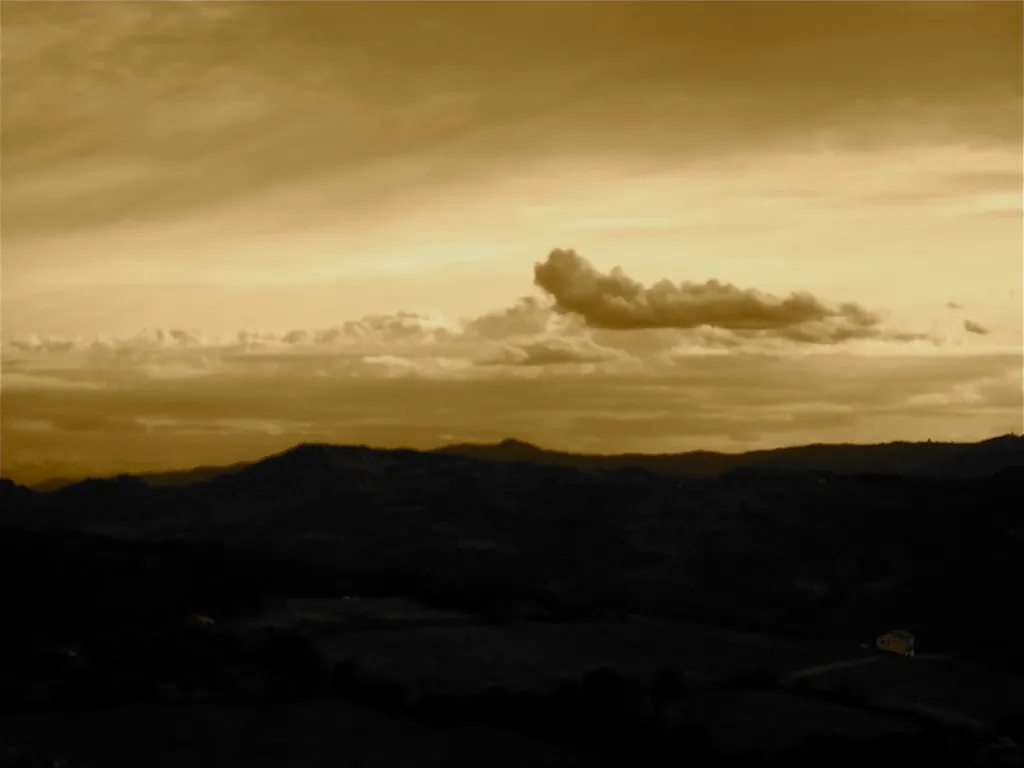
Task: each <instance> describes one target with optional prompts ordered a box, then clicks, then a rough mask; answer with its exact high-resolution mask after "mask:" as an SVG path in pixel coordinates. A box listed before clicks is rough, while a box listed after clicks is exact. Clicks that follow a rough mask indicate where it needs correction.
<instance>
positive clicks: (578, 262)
mask: <svg viewBox="0 0 1024 768" xmlns="http://www.w3.org/2000/svg"><path fill="white" fill-rule="evenodd" d="M534 282H535V283H536V285H538V286H539V287H540V288H542V289H543V290H544V291H546V292H547V293H548V294H550V295H551V297H552V298H553V299H554V301H555V306H556V308H557V309H558V310H559V311H561V312H565V313H574V314H576V315H579V316H580V317H582V318H583V319H584V320H585V321H586V323H587V325H589V326H590V327H592V328H602V329H613V330H638V329H655V328H676V329H692V328H698V327H700V326H708V327H710V328H718V329H723V330H726V331H732V332H736V333H738V334H741V335H749V334H752V333H753V334H762V335H778V336H780V337H782V338H786V339H789V340H791V341H797V342H808V343H829V344H832V343H838V342H842V341H846V340H849V339H863V338H875V337H880V336H887V335H888V334H889V333H890V332H887V331H885V330H883V329H882V328H880V323H881V317H880V316H879V315H878V314H877V313H875V312H871V311H869V310H867V309H865V308H864V307H862V306H860V305H859V304H855V303H843V304H839V305H837V306H829V305H827V304H825V303H824V302H822V301H821V300H820V299H818V298H816V297H815V296H813V295H811V294H809V293H806V292H797V293H792V294H790V295H789V296H787V297H785V298H778V297H776V296H772V295H770V294H766V293H762V292H761V291H758V290H755V289H742V288H738V287H737V286H735V285H732V284H730V283H722V282H720V281H718V280H709V281H707V282H705V283H690V282H684V283H681V284H679V285H676V284H674V283H672V282H670V281H668V280H662V281H661V282H659V283H657V284H655V285H653V286H651V287H646V286H644V285H643V284H642V283H639V282H637V281H636V280H633V279H631V278H630V277H629V276H628V275H626V274H625V273H624V272H623V271H622V269H621V268H619V267H616V268H614V269H613V270H612V271H611V273H610V274H607V275H604V274H601V273H600V272H598V270H597V269H595V268H594V266H593V265H592V264H591V263H590V262H589V261H587V260H586V259H584V258H583V257H582V256H580V255H579V254H578V253H576V252H575V251H573V250H563V249H555V250H553V251H551V253H550V254H549V255H548V258H547V260H546V261H544V262H543V263H537V264H535V265H534ZM891 338H893V340H909V339H911V338H920V336H919V335H915V334H896V335H894V336H891Z"/></svg>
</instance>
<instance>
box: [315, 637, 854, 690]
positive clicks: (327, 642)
mask: <svg viewBox="0 0 1024 768" xmlns="http://www.w3.org/2000/svg"><path fill="white" fill-rule="evenodd" d="M315 639H316V642H317V644H318V647H319V648H320V650H321V652H322V653H323V654H324V655H325V657H326V658H327V659H328V660H329V661H330V662H337V661H340V660H342V659H345V658H354V659H358V660H361V661H364V662H367V663H370V664H372V665H374V666H375V667H378V668H380V669H381V670H382V671H383V670H387V671H388V672H390V673H393V674H394V675H395V677H396V678H398V679H405V680H408V679H416V680H424V681H431V682H443V683H445V684H446V685H448V686H451V687H453V688H457V689H479V688H482V687H485V686H486V685H488V684H492V683H493V684H500V685H507V686H513V687H531V686H543V687H548V686H550V685H552V684H554V683H555V682H557V681H558V680H559V678H561V677H564V676H567V675H575V674H578V673H580V672H583V671H584V670H586V669H587V668H590V667H596V666H600V665H603V664H607V665H610V666H612V667H614V668H615V669H616V670H619V671H620V672H622V673H625V674H629V675H637V676H641V677H647V676H649V675H650V674H651V673H653V672H654V671H656V670H658V669H660V668H663V667H666V666H669V667H672V668H674V669H676V670H678V671H682V672H687V673H688V674H690V675H692V676H693V677H695V678H697V679H702V678H703V679H714V678H719V677H723V676H728V675H731V674H736V673H739V672H745V671H751V670H757V669H767V670H771V671H772V672H774V673H776V674H782V673H784V672H786V671H788V670H790V669H797V668H800V667H803V666H810V665H812V664H816V663H826V662H828V661H831V660H833V659H834V658H835V657H836V654H837V653H838V654H843V653H847V654H849V653H850V651H848V650H843V649H836V648H831V647H827V646H826V647H821V646H814V645H808V644H803V643H797V642H789V641H785V640H780V639H777V638H767V637H763V636H760V635H755V634H746V633H740V632H732V631H729V630H725V629H721V628H716V627H707V626H700V625H695V624H683V623H676V622H661V621H631V622H616V623H583V624H545V623H519V624H508V625H497V626H494V625H480V624H466V625H461V626H439V627H415V628H401V629H393V630H389V629H381V630H367V631H347V630H344V629H340V630H336V631H328V630H325V631H323V632H318V633H317V634H316V635H315Z"/></svg>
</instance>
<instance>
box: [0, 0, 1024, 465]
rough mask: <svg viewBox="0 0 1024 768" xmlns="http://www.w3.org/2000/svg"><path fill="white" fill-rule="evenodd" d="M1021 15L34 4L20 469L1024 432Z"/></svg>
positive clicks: (6, 429)
mask: <svg viewBox="0 0 1024 768" xmlns="http://www.w3.org/2000/svg"><path fill="white" fill-rule="evenodd" d="M1022 9H1024V5H1022V4H1021V3H1016V2H935V3H922V2H904V3H892V2H849V3H844V2H820V3H812V2H800V3H787V2H752V3H741V2H716V3H701V2H677V3H640V2H632V3H626V2H607V3H583V2H573V3H570V2H561V3H560V2H519V3H490V2H463V3H443V2H408V3H406V2H388V3H380V2H377V3H355V2H352V3H349V2H335V3H332V2H288V3H286V2H166V3H152V2H104V3H101V2H94V3H83V2H46V3H38V2H17V1H15V0H5V2H3V3H2V4H0V21H2V27H0V35H2V39H0V42H2V45H0V85H2V92H0V103H2V107H0V120H2V125H0V128H2V131H0V149H2V163H0V188H2V194H0V232H2V251H0V255H2V261H0V279H2V283H0V288H2V293H0V298H2V303H0V334H2V339H0V341H2V370H0V373H2V375H0V397H2V399H0V406H2V407H0V438H2V440H0V449H2V453H0V462H2V463H0V470H2V472H3V474H4V476H8V477H12V478H13V479H16V480H21V481H23V482H35V481H38V480H41V479H44V478H46V477H50V476H57V475H75V476H81V475H84V474H90V473H93V474H97V473H99V474H106V473H113V472H122V471H146V470H152V469H165V468H179V467H189V466H195V465H200V464H210V463H227V462H231V461H239V460H248V459H254V458H257V457H259V456H262V455H265V454H267V453H271V452H274V451H278V450H282V449H284V448H286V447H288V446H290V445H293V444H295V443H299V442H308V441H321V442H333V443H343V444H352V443H356V444H368V445H379V446H409V447H415V448H427V447H433V446H437V445H441V444H444V443H448V442H461V441H478V442H492V441H496V440H500V439H503V438H505V437H510V436H511V437H516V438H519V439H524V440H530V441H532V442H535V443H538V444H540V445H542V446H545V447H550V448H559V449H565V450H577V451H587V452H599V453H617V452H624V451H641V452H652V453H660V452H676V451H686V450H697V449H707V450H720V451H728V452H740V451H745V450H753V449H761V448H773V447H779V446H785V445H796V444H804V443H811V442H859V443H864V442H888V441H895V440H927V439H932V440H955V441H968V440H980V439H984V438H987V437H992V436H995V435H999V434H1005V433H1007V432H1021V431H1024V424H1022V420H1024V415H1022V414H1024V392H1022V390H1024V374H1022V349H1024V327H1022V282H1024V269H1022V229H1024V219H1022V165H1024V158H1022V153H1024V125H1022V123H1024V103H1022V93H1024V82H1022V80H1024V74H1022V73H1024V50H1022V37H1024V23H1022Z"/></svg>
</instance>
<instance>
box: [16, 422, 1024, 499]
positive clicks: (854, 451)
mask: <svg viewBox="0 0 1024 768" xmlns="http://www.w3.org/2000/svg"><path fill="white" fill-rule="evenodd" d="M345 450H349V451H355V450H358V451H364V452H365V451H371V452H376V453H380V454H382V455H383V454H391V453H396V452H397V453H405V454H409V453H424V454H444V455H455V456H465V457H468V458H473V459H479V460H482V461H488V462H529V463H533V464H545V465H552V466H563V467H575V468H577V469H621V468H626V467H636V468H639V469H644V470H647V471H649V472H657V473H663V474H673V475H682V476H687V477H714V476H717V475H721V474H724V473H726V472H730V471H733V470H736V469H740V468H751V469H761V470H769V471H785V472H835V473H839V474H853V475H856V474H885V475H901V476H921V477H931V478H935V479H942V478H960V479H967V478H972V477H985V476H987V475H991V474H995V473H996V472H999V471H1000V470H1002V469H1005V468H1007V467H1015V466H1024V436H1018V435H1012V434H1011V435H1003V436H1001V437H994V438H991V439H989V440H984V441H982V442H979V443H938V442H926V443H908V442H895V443H881V444H874V445H856V444H824V443H819V444H813V445H802V446H796V447H790V448H775V449H771V450H762V451H750V452H747V453H716V452H712V451H691V452H688V453H670V454H644V453H626V454H613V455H600V454H577V453H567V452H562V451H553V450H548V449H545V448H541V447H539V446H537V445H534V444H533V443H529V442H524V441H522V440H517V439H514V438H506V439H505V440H502V441H501V442H498V443H457V444H453V445H446V446H442V447H439V448H435V449H433V450H431V451H422V452H420V451H409V450H407V449H382V448H368V447H366V446H332V445H329V444H303V445H299V446H295V447H294V448H293V449H290V450H289V451H285V452H284V453H283V454H280V455H282V456H284V455H288V456H290V455H292V454H293V453H294V452H296V451H297V452H298V453H297V454H296V456H307V457H308V456H312V455H314V454H315V453H316V452H317V451H320V452H321V453H324V452H328V451H345ZM294 460H295V459H289V461H294ZM265 461H266V459H263V460H260V461H257V462H240V463H236V464H231V465H227V466H221V467H209V466H207V467H195V468H192V469H182V470H174V471H167V472H146V473H142V474H138V475H135V477H137V478H138V479H140V480H142V481H143V482H145V483H146V484H147V485H150V486H181V485H190V484H193V483H202V482H206V481H209V480H212V479H214V478H216V477H219V476H221V475H225V474H232V473H236V472H241V471H243V470H245V469H246V468H247V467H250V466H253V465H254V464H261V463H263V462H265ZM82 479H84V478H77V479H72V478H67V477H63V478H54V479H49V480H45V481H42V482H39V483H34V484H32V485H31V486H30V487H31V488H32V489H33V490H36V491H43V492H49V491H56V490H59V489H61V488H66V487H68V486H70V485H74V484H75V483H78V482H81V480H82Z"/></svg>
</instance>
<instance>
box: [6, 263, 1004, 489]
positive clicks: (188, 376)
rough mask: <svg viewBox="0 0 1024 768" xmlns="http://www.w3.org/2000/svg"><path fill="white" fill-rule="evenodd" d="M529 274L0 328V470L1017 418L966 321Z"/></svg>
mask: <svg viewBox="0 0 1024 768" xmlns="http://www.w3.org/2000/svg"><path fill="white" fill-rule="evenodd" d="M535 278H536V281H537V284H538V285H539V287H541V288H542V289H543V290H545V291H546V293H547V294H548V295H547V296H546V297H536V296H527V297H523V298H521V299H519V300H518V301H517V302H515V303H514V304H513V305H511V306H509V307H505V308H503V309H499V310H495V311H492V312H487V313H484V314H483V315H480V316H477V317H472V318H467V319H464V320H459V321H454V320H450V319H446V318H444V317H442V316H440V315H438V314H434V313H416V312H395V313H378V314H372V315H368V316H365V317H363V318H361V319H358V320H350V321H346V322H342V323H341V324H339V325H337V326H333V327H330V328H322V329H293V330H291V331H287V332H284V333H268V332H264V331H260V330H257V329H252V330H242V331H239V332H238V333H236V334H233V335H231V336H228V337H222V336H215V335H209V334H204V333H203V332H201V331H200V330H195V329H187V328H172V329H155V330H147V331H144V332H142V333H139V334H137V335H135V336H132V337H128V338H106V337H97V338H59V337H28V338H24V339H14V340H8V341H5V342H4V345H3V350H2V352H3V357H2V360H3V376H2V378H0V391H2V393H3V411H2V418H0V429H2V436H3V446H4V455H3V471H4V473H5V474H6V475H9V476H12V477H15V478H18V479H21V480H24V481H38V480H42V479H45V478H46V477H48V476H53V475H55V474H61V473H65V474H67V473H71V474H79V475H80V474H82V473H84V472H115V471H127V470H132V471H142V470H146V469H158V468H169V467H180V466H183V465H187V464H196V463H218V462H230V461H237V460H241V459H244V458H255V457H256V456H258V455H260V454H262V453H268V452H271V451H274V450H279V449H281V448H284V447H287V446H288V445H291V444H294V443H296V442H300V441H304V440H321V441H329V442H345V443H353V442H354V443H368V444H372V445H392V446H394V445H407V446H413V447H424V448H425V447H431V446H434V445H438V444H440V443H443V442H450V441H456V440H497V439H501V438H503V437H507V436H509V435H515V436H517V437H520V438H523V439H530V440H533V441H534V442H537V443H540V444H543V445H548V446H552V447H558V448H564V449H570V450H592V451H594V450H596V451H604V452H617V451H650V452H659V451H677V450H692V449H698V448H705V449H719V450H746V449H750V448H756V447H772V446H775V445H780V444H792V443H799V442H815V441H823V440H824V441H828V440H833V441H851V442H864V441H873V440H886V439H896V438H899V439H927V438H934V439H942V438H946V439H979V438H982V437H987V436H989V435H991V434H996V433H1005V432H1008V431H1012V430H1015V429H1017V427H1018V426H1019V421H1020V413H1021V409H1022V405H1024V404H1022V402H1021V401H1022V389H1021V356H1020V352H1019V350H1005V349H998V348H996V347H994V346H992V344H991V342H990V341H989V340H988V339H984V340H982V339H981V338H979V333H980V331H978V330H972V327H973V324H970V321H968V324H965V325H964V328H965V329H966V331H967V332H969V333H968V335H967V336H965V337H963V338H960V339H957V338H955V337H952V336H946V337H943V336H941V335H938V334H934V333H933V334H930V335H927V336H926V335H925V334H922V333H918V332H913V331H903V330H899V329H885V328H883V326H882V323H881V320H880V315H879V314H877V313H875V312H872V311H870V310H867V309H865V308H863V307H861V306H859V305H856V304H840V305H837V306H830V305H828V304H827V303H826V302H824V301H822V300H820V299H818V298H817V297H814V296H810V295H807V294H794V295H793V296H791V297H790V298H788V299H778V298H775V297H773V296H770V295H767V294H765V293H762V292H760V291H756V290H743V289H740V288H737V287H735V286H731V285H726V284H723V283H720V282H717V281H709V282H707V283H702V284H693V283H685V282H684V283H681V284H674V283H671V282H669V281H663V282H661V283H659V284H657V285H655V286H653V287H651V288H645V287H644V286H642V285H641V284H639V283H638V282H636V281H634V280H631V279H630V278H629V277H627V276H626V275H625V274H624V273H623V272H622V270H620V269H616V270H613V271H612V273H611V274H610V275H602V274H600V273H599V272H598V271H597V270H596V269H595V268H594V267H593V266H592V265H591V264H589V263H588V262H587V261H585V260H584V259H583V258H582V257H581V256H579V255H578V254H576V253H575V252H573V251H563V250H556V251H553V252H551V254H550V255H549V257H548V259H547V261H545V262H544V263H541V264H538V265H537V266H536V270H535ZM978 327H979V328H980V326H978ZM968 339H970V342H971V343H966V342H967V340H968Z"/></svg>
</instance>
